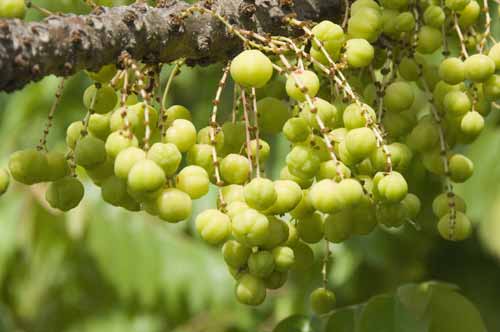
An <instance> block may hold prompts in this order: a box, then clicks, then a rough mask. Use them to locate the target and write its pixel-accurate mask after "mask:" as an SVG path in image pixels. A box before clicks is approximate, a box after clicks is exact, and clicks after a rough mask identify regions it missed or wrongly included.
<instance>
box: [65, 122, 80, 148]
mask: <svg viewBox="0 0 500 332" xmlns="http://www.w3.org/2000/svg"><path fill="white" fill-rule="evenodd" d="M82 130H83V122H82V121H75V122H73V123H71V124H70V125H69V126H68V129H67V130H66V145H67V146H68V148H70V149H74V148H75V146H76V142H78V140H79V139H80V136H81V133H82Z"/></svg>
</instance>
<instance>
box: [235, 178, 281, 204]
mask: <svg viewBox="0 0 500 332" xmlns="http://www.w3.org/2000/svg"><path fill="white" fill-rule="evenodd" d="M243 194H244V196H245V202H246V203H247V204H248V206H250V207H251V208H254V209H256V210H259V211H264V210H266V209H267V208H269V207H271V205H273V204H274V202H275V201H276V199H277V198H278V194H277V193H276V190H275V189H274V183H273V182H272V181H271V180H269V179H264V178H255V179H253V180H252V181H250V182H249V183H248V184H246V185H245V187H244V188H243Z"/></svg>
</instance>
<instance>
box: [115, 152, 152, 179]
mask: <svg viewBox="0 0 500 332" xmlns="http://www.w3.org/2000/svg"><path fill="white" fill-rule="evenodd" d="M144 159H146V152H144V151H143V150H141V149H139V148H136V147H130V148H126V149H124V150H123V151H121V152H120V153H119V154H118V156H116V160H115V165H114V171H115V175H116V176H117V177H119V178H120V179H123V180H127V179H128V175H129V173H130V170H131V169H132V167H134V165H135V164H136V163H138V162H139V161H141V160H144Z"/></svg>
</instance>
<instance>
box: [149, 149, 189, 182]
mask: <svg viewBox="0 0 500 332" xmlns="http://www.w3.org/2000/svg"><path fill="white" fill-rule="evenodd" d="M147 158H148V159H150V160H152V161H154V162H155V163H156V164H157V165H158V166H160V167H161V168H162V169H163V171H164V172H165V175H166V176H172V175H174V174H175V172H176V171H177V169H178V168H179V165H180V164H181V160H182V155H181V152H180V151H179V149H178V148H177V146H175V145H174V144H172V143H166V144H165V143H155V144H153V146H151V148H150V149H149V150H148V153H147Z"/></svg>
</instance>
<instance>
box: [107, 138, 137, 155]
mask: <svg viewBox="0 0 500 332" xmlns="http://www.w3.org/2000/svg"><path fill="white" fill-rule="evenodd" d="M138 146H139V141H138V140H137V138H136V137H135V136H132V137H129V136H128V135H127V134H125V133H123V132H121V131H115V132H113V133H111V135H109V136H108V138H107V139H106V143H105V145H104V148H105V149H106V153H107V154H108V156H109V157H110V158H111V159H114V158H116V157H117V156H118V154H119V153H120V152H121V151H123V150H125V149H127V148H129V147H138Z"/></svg>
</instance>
